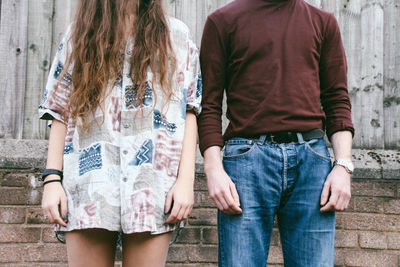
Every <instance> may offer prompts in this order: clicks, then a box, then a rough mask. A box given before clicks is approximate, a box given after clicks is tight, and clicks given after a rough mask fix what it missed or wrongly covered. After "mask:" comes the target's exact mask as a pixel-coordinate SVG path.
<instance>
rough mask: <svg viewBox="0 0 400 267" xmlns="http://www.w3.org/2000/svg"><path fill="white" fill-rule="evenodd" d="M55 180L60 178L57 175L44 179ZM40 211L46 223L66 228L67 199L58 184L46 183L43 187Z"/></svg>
mask: <svg viewBox="0 0 400 267" xmlns="http://www.w3.org/2000/svg"><path fill="white" fill-rule="evenodd" d="M55 179H60V177H58V176H57V175H54V176H53V175H49V176H47V177H46V180H55ZM42 209H43V214H44V216H45V217H47V221H48V222H50V223H58V224H59V225H62V226H67V224H66V222H67V221H68V219H67V211H68V209H67V197H66V195H65V191H64V188H63V187H62V185H61V183H60V182H53V183H48V184H46V185H45V186H44V190H43V197H42Z"/></svg>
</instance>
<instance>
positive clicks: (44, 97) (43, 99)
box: [39, 90, 48, 108]
mask: <svg viewBox="0 0 400 267" xmlns="http://www.w3.org/2000/svg"><path fill="white" fill-rule="evenodd" d="M47 94H48V92H47V90H44V93H43V98H42V101H41V102H40V104H39V108H43V104H44V102H45V101H46V100H47Z"/></svg>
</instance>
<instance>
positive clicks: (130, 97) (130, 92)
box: [125, 82, 153, 109]
mask: <svg viewBox="0 0 400 267" xmlns="http://www.w3.org/2000/svg"><path fill="white" fill-rule="evenodd" d="M142 104H143V106H150V105H152V104H153V90H152V89H151V87H150V84H149V82H146V89H145V91H144V95H143V103H142ZM125 106H126V108H129V109H133V108H138V107H140V103H139V100H138V98H137V85H135V86H134V87H133V88H132V86H127V87H126V88H125Z"/></svg>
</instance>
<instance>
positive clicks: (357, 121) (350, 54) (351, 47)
mask: <svg viewBox="0 0 400 267" xmlns="http://www.w3.org/2000/svg"><path fill="white" fill-rule="evenodd" d="M361 4H362V0H352V1H350V2H348V3H347V4H346V6H345V7H344V6H343V9H342V11H341V20H340V21H339V23H340V25H341V29H342V38H343V44H344V47H345V50H346V57H347V64H348V75H347V77H348V89H349V94H350V98H351V103H352V119H353V123H354V128H355V129H356V134H355V137H354V144H355V146H356V147H359V146H360V145H361V143H362V138H361V134H360V133H361V132H360V129H361V118H362V116H363V114H362V112H361V107H362V103H361V100H362V97H363V91H362V90H361V89H360V88H361V64H362V63H363V61H362V57H361V41H360V40H361V38H362V37H361Z"/></svg>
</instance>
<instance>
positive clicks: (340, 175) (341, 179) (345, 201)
mask: <svg viewBox="0 0 400 267" xmlns="http://www.w3.org/2000/svg"><path fill="white" fill-rule="evenodd" d="M350 198H351V175H350V174H349V173H348V172H347V171H346V170H345V168H344V167H343V166H340V165H336V166H335V167H333V169H332V171H331V173H330V174H329V175H328V178H327V179H326V181H325V184H324V188H323V189H322V194H321V206H323V207H322V208H321V209H320V211H322V212H324V211H330V210H336V211H342V210H344V209H346V208H347V207H348V206H349V202H350ZM328 200H329V201H328Z"/></svg>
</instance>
